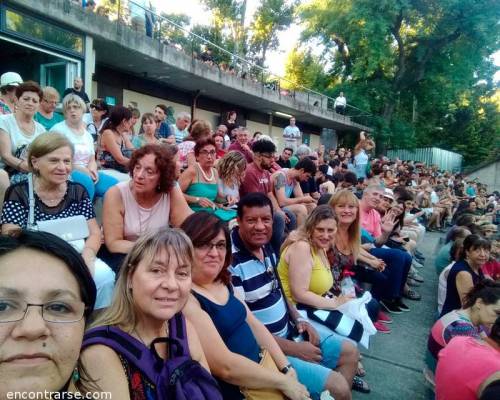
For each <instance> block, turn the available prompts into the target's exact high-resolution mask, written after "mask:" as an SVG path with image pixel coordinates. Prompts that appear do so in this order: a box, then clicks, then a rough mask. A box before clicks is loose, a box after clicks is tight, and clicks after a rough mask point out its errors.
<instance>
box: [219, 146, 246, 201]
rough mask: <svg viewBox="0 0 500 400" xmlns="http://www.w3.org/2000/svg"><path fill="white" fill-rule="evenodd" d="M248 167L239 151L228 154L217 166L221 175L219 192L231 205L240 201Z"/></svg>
mask: <svg viewBox="0 0 500 400" xmlns="http://www.w3.org/2000/svg"><path fill="white" fill-rule="evenodd" d="M246 167H247V160H246V159H245V156H244V155H243V154H241V153H240V152H239V151H230V152H229V153H226V154H225V155H224V156H223V157H222V158H221V159H220V160H219V161H218V162H217V164H216V166H215V168H216V170H217V172H218V174H219V191H220V193H221V194H222V195H223V196H226V197H227V199H228V202H229V203H232V204H235V203H237V202H238V200H239V199H240V185H241V182H242V181H243V178H244V177H245V170H246Z"/></svg>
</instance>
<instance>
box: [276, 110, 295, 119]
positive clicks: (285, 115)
mask: <svg viewBox="0 0 500 400" xmlns="http://www.w3.org/2000/svg"><path fill="white" fill-rule="evenodd" d="M274 113H275V114H276V115H279V116H280V117H286V118H292V117H293V115H290V114H286V113H282V112H279V111H275V112H274Z"/></svg>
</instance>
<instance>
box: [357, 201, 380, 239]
mask: <svg viewBox="0 0 500 400" xmlns="http://www.w3.org/2000/svg"><path fill="white" fill-rule="evenodd" d="M359 217H360V220H361V226H362V227H363V228H365V230H366V231H368V233H369V234H370V235H372V236H373V237H374V238H375V239H376V238H378V237H379V236H380V235H382V225H381V224H380V222H381V217H380V214H379V213H378V211H377V210H375V209H374V208H372V209H371V210H370V211H365V210H363V208H361V207H360V208H359Z"/></svg>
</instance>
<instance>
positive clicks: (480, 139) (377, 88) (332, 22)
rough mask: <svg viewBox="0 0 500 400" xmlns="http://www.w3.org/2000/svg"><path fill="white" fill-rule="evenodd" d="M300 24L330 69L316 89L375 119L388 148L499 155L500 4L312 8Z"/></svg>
mask: <svg viewBox="0 0 500 400" xmlns="http://www.w3.org/2000/svg"><path fill="white" fill-rule="evenodd" d="M298 16H299V17H300V20H301V22H302V24H303V26H304V32H303V45H304V47H305V48H306V49H307V48H308V46H309V47H311V46H312V45H313V46H317V43H318V42H319V43H320V44H321V45H322V46H323V48H324V52H323V56H324V60H326V61H327V62H328V64H329V67H328V69H327V71H325V72H326V73H327V74H328V76H329V79H327V80H326V81H325V80H324V79H321V80H319V81H318V82H325V84H324V85H323V86H322V87H321V86H316V87H315V89H317V90H323V91H326V92H328V93H330V94H331V95H332V96H336V94H337V93H338V92H339V91H341V90H343V91H344V93H346V95H347V98H348V102H350V103H352V104H356V105H357V106H358V107H360V108H365V109H367V110H369V111H370V112H371V113H373V114H374V115H375V117H374V118H373V122H372V125H373V126H374V127H375V128H376V139H377V141H378V143H379V144H381V145H382V147H386V146H393V147H398V146H405V147H408V146H417V145H437V146H442V147H445V148H447V149H452V150H455V151H458V152H460V153H462V154H464V156H465V160H466V162H467V163H475V162H479V161H482V160H484V159H485V158H487V157H489V156H493V155H494V154H495V152H498V150H499V148H498V147H496V148H495V147H494V146H495V143H496V145H497V146H498V138H499V135H500V133H499V125H498V122H499V121H498V109H497V105H495V100H494V98H493V97H492V96H493V95H494V93H495V86H494V84H493V82H492V77H493V72H494V68H493V65H492V60H491V58H490V56H491V55H492V54H493V53H494V52H495V51H496V50H497V49H498V38H499V25H498V19H499V16H500V7H499V5H498V2H497V1H496V0H481V1H478V0H379V1H377V2H373V1H370V0H310V1H307V2H305V3H303V4H302V5H301V6H300V8H299V10H298ZM311 43H312V45H311ZM497 104H498V103H497Z"/></svg>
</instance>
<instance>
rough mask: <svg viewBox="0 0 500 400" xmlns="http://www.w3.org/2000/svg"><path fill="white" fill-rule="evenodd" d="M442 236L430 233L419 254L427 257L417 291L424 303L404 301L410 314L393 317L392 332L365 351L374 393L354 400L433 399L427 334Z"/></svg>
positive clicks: (434, 302)
mask: <svg viewBox="0 0 500 400" xmlns="http://www.w3.org/2000/svg"><path fill="white" fill-rule="evenodd" d="M441 236H442V235H441V234H438V233H432V232H428V233H426V236H425V241H424V243H422V245H421V247H420V251H421V252H422V253H424V255H425V257H426V261H425V268H423V269H422V270H419V272H421V274H422V275H423V277H424V279H425V282H424V283H423V284H422V285H421V286H420V287H419V288H418V289H417V290H418V291H419V292H420V293H421V294H422V300H421V301H418V302H416V301H411V300H407V301H405V302H406V304H407V305H408V306H409V307H410V308H411V311H410V312H407V313H402V314H399V315H394V314H392V315H391V316H392V317H393V319H394V323H393V324H391V325H390V327H391V329H392V333H391V334H389V335H382V334H378V335H376V337H375V338H374V339H373V340H372V342H371V345H370V349H369V350H363V351H362V354H363V364H364V366H365V368H366V370H367V374H366V377H365V379H366V380H367V382H368V383H369V384H370V386H371V389H372V390H371V393H369V394H362V393H356V392H354V395H353V399H354V400H432V399H434V394H433V392H432V391H431V390H430V389H429V387H428V385H427V384H426V382H425V380H424V378H423V375H422V368H423V366H424V358H425V350H426V346H427V335H428V332H429V329H430V327H431V326H432V324H433V323H434V316H435V310H436V304H437V300H436V297H437V276H436V273H435V272H434V256H435V254H436V250H437V246H438V242H439V238H440V237H441Z"/></svg>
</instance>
